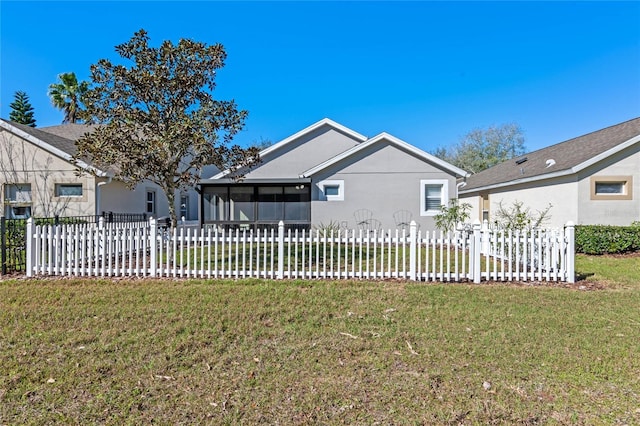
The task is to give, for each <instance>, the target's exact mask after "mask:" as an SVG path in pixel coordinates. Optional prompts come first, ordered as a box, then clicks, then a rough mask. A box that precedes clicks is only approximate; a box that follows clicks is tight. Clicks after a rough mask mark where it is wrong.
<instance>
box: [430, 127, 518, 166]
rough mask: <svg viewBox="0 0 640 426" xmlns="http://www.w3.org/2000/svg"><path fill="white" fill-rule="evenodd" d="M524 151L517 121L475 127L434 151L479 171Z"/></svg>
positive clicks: (442, 156)
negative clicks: (450, 143) (455, 141)
mask: <svg viewBox="0 0 640 426" xmlns="http://www.w3.org/2000/svg"><path fill="white" fill-rule="evenodd" d="M524 153H525V145H524V135H523V132H522V129H521V128H520V126H518V125H517V124H503V125H501V126H491V127H489V128H488V129H486V130H483V129H474V130H472V131H471V132H469V133H467V134H466V135H465V136H464V137H463V138H462V139H461V140H460V142H458V143H457V144H455V145H453V146H450V147H440V148H438V149H436V150H435V151H434V152H433V155H435V156H436V157H438V158H441V159H443V160H445V161H447V162H449V163H451V164H453V165H455V166H457V167H460V168H461V169H463V170H466V171H468V172H471V173H478V172H481V171H483V170H485V169H488V168H489V167H492V166H495V165H496V164H498V163H502V162H503V161H506V160H509V159H511V158H514V157H517V156H520V155H522V154H524Z"/></svg>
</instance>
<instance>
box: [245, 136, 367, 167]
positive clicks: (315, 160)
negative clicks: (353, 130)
mask: <svg viewBox="0 0 640 426" xmlns="http://www.w3.org/2000/svg"><path fill="white" fill-rule="evenodd" d="M357 144H358V141H356V140H354V139H353V138H351V137H349V136H347V135H345V134H343V133H341V132H339V131H337V130H335V129H333V128H332V127H330V126H322V127H321V128H319V129H317V130H315V131H313V132H310V133H308V134H306V135H304V136H302V137H300V138H299V139H298V140H296V141H292V142H290V143H289V144H287V145H286V146H284V147H283V148H281V149H279V150H277V151H275V152H273V153H271V154H267V155H266V156H265V157H264V158H263V159H262V164H260V165H259V166H258V167H257V168H255V169H254V170H252V171H251V172H249V173H247V175H246V178H247V179H265V178H297V177H298V176H299V175H300V173H302V172H303V171H305V170H307V169H310V168H311V167H313V166H316V165H318V164H320V163H322V162H323V161H326V160H328V159H330V158H332V157H335V156H336V155H338V154H340V153H341V152H344V151H346V150H348V149H349V148H352V147H354V146H356V145H357Z"/></svg>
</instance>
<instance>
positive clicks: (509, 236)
mask: <svg viewBox="0 0 640 426" xmlns="http://www.w3.org/2000/svg"><path fill="white" fill-rule="evenodd" d="M27 275H28V276H35V275H71V276H101V277H113V276H137V277H193V278H251V277H253V278H274V279H283V278H287V279H317V278H327V279H394V278H395V279H407V280H418V281H444V282H448V281H451V282H453V281H472V282H475V283H479V282H481V281H483V280H495V281H514V280H517V281H533V280H547V281H569V282H573V280H574V227H573V224H571V223H569V224H567V226H566V227H565V228H564V229H563V230H535V231H531V232H526V233H517V232H510V231H503V230H491V229H488V228H487V227H484V228H483V227H482V226H481V225H480V224H479V223H477V224H475V225H474V226H473V229H472V230H470V231H467V232H465V231H457V232H453V233H442V232H433V231H432V232H429V231H425V232H421V231H419V230H418V229H417V226H416V224H415V223H413V222H412V224H411V226H410V227H409V229H408V230H389V231H383V232H378V231H374V232H367V231H363V230H357V231H356V230H350V231H344V230H340V231H330V232H329V231H322V230H312V231H304V230H293V231H292V230H285V227H284V224H283V223H282V222H280V224H279V226H278V229H270V230H258V231H253V230H239V229H236V230H232V231H225V230H218V229H216V228H190V227H178V228H173V229H170V230H163V229H161V228H159V227H158V226H157V223H156V221H155V220H154V219H150V221H149V222H148V223H137V224H121V223H114V224H105V223H99V224H81V225H78V224H76V225H64V224H60V225H43V226H36V225H34V224H33V221H31V220H29V221H28V223H27Z"/></svg>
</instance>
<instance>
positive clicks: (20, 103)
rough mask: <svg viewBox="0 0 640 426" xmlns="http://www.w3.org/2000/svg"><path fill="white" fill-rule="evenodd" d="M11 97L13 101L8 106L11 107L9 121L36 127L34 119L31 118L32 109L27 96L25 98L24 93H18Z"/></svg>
mask: <svg viewBox="0 0 640 426" xmlns="http://www.w3.org/2000/svg"><path fill="white" fill-rule="evenodd" d="M13 97H14V101H13V102H12V103H11V104H9V107H11V113H10V114H9V120H11V121H13V122H14V123H20V124H25V125H27V126H31V127H36V119H35V118H33V107H32V106H31V103H29V96H27V94H26V92H21V91H18V92H16V93H15V95H13Z"/></svg>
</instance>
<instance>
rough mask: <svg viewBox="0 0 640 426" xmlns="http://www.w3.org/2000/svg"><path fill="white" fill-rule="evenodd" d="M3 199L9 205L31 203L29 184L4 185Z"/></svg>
mask: <svg viewBox="0 0 640 426" xmlns="http://www.w3.org/2000/svg"><path fill="white" fill-rule="evenodd" d="M4 198H5V200H7V201H8V202H10V203H30V202H31V184H30V183H18V184H11V185H5V187H4Z"/></svg>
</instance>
